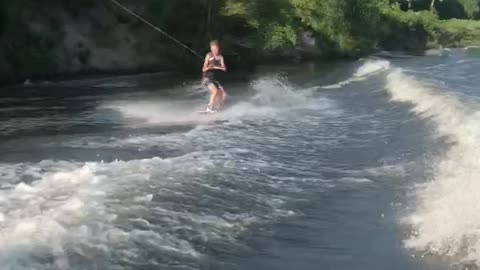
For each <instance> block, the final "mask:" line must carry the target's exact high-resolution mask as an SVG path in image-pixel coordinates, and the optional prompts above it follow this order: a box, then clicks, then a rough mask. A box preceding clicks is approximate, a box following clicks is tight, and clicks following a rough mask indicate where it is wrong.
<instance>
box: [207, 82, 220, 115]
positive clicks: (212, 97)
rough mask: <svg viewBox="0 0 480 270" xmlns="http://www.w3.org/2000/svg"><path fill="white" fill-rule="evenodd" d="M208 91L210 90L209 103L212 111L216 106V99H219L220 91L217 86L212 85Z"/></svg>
mask: <svg viewBox="0 0 480 270" xmlns="http://www.w3.org/2000/svg"><path fill="white" fill-rule="evenodd" d="M208 90H210V100H209V102H208V106H209V107H210V109H211V110H213V106H214V105H215V99H216V98H217V93H218V89H217V87H216V86H215V84H213V83H211V84H209V85H208Z"/></svg>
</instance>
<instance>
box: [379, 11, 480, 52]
mask: <svg viewBox="0 0 480 270" xmlns="http://www.w3.org/2000/svg"><path fill="white" fill-rule="evenodd" d="M381 13H382V15H383V17H384V20H385V22H386V24H385V25H384V29H383V37H382V39H383V40H382V42H383V45H384V47H386V48H390V49H405V50H409V49H417V50H418V49H419V50H422V49H431V48H441V47H466V46H472V45H480V21H478V20H461V19H449V20H440V19H438V17H437V16H436V15H435V14H434V13H433V12H430V11H419V12H414V11H401V10H400V9H399V8H396V7H393V8H392V7H384V8H382V9H381Z"/></svg>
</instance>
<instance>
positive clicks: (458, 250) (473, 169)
mask: <svg viewBox="0 0 480 270" xmlns="http://www.w3.org/2000/svg"><path fill="white" fill-rule="evenodd" d="M387 90H388V92H389V93H390V94H391V95H392V100H394V101H399V102H408V103H412V104H413V106H414V107H413V111H414V112H415V113H416V114H418V115H419V116H421V117H424V118H426V119H429V120H430V121H432V122H433V123H435V125H436V128H437V130H436V131H437V134H438V135H439V136H448V138H450V140H452V142H453V143H454V144H453V145H452V146H450V148H449V149H448V150H447V152H446V153H445V154H444V155H443V156H441V157H439V160H438V161H435V162H436V166H435V172H434V179H433V181H431V182H428V183H427V184H426V185H425V186H424V187H420V188H419V189H418V191H417V197H418V202H417V205H416V208H415V210H414V212H413V213H412V214H411V215H410V216H408V217H406V219H405V221H406V222H407V223H408V224H410V225H411V226H412V227H413V230H414V235H412V236H411V237H410V238H409V239H408V240H407V241H406V245H407V247H409V248H413V249H417V250H427V251H429V252H431V253H436V254H440V255H449V256H452V259H453V260H457V261H458V262H460V263H465V262H469V261H473V262H475V263H476V264H477V265H480V230H479V228H480V200H479V198H480V182H479V181H478V177H479V175H480V144H479V143H480V141H479V139H480V124H479V121H478V119H480V118H479V117H480V109H479V108H480V106H478V105H472V104H470V105H467V104H465V103H463V102H460V101H459V99H458V98H456V97H455V96H453V95H446V93H445V92H443V91H440V90H436V89H433V88H432V87H430V86H426V85H424V84H421V83H420V82H418V81H416V80H415V79H413V78H411V77H408V76H406V75H404V74H403V73H402V72H401V71H399V70H397V71H394V72H392V73H391V74H390V75H389V76H388V78H387Z"/></svg>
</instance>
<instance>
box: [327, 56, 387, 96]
mask: <svg viewBox="0 0 480 270" xmlns="http://www.w3.org/2000/svg"><path fill="white" fill-rule="evenodd" d="M388 69H390V62H389V61H387V60H383V59H382V60H378V59H376V60H371V59H370V60H367V61H366V62H365V63H363V64H362V65H361V66H360V67H359V68H358V69H357V71H356V72H355V73H354V74H353V75H352V77H350V78H348V79H346V80H345V81H341V82H338V83H335V84H331V85H325V86H322V87H321V88H324V89H337V88H342V87H343V86H345V85H349V84H351V83H354V82H359V81H364V80H365V79H367V78H368V77H369V76H371V75H375V74H378V73H379V72H382V71H385V70H388Z"/></svg>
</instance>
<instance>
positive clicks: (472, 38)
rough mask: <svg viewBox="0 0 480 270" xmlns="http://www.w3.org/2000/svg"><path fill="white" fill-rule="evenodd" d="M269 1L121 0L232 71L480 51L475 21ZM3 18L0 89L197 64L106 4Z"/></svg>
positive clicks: (44, 7)
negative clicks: (213, 46)
mask: <svg viewBox="0 0 480 270" xmlns="http://www.w3.org/2000/svg"><path fill="white" fill-rule="evenodd" d="M266 2H268V3H269V5H266V4H265V3H264V4H260V3H247V2H244V1H226V2H225V3H223V4H216V5H213V4H212V2H211V1H196V2H195V1H187V0H185V1H180V2H168V3H166V2H165V3H164V2H159V1H150V0H145V1H140V2H138V1H129V0H125V1H122V3H123V4H125V5H126V6H127V7H128V8H129V9H131V10H132V11H134V12H136V13H138V14H140V15H142V16H144V17H145V18H146V19H148V20H149V21H151V22H152V23H153V24H155V25H158V26H159V27H161V28H162V29H163V30H164V31H166V32H168V33H170V34H172V35H173V36H175V38H178V39H179V41H181V42H182V43H184V44H185V45H187V46H189V47H190V48H192V49H193V50H194V51H196V52H198V54H199V55H203V54H204V53H205V52H206V51H207V50H208V48H207V46H206V45H208V40H209V39H211V38H218V39H220V40H221V42H222V45H223V47H224V48H225V56H226V58H228V65H229V68H230V69H233V70H250V69H251V68H252V66H256V65H258V64H260V63H262V64H263V63H275V62H276V63H278V62H285V61H286V62H297V61H302V60H318V59H338V58H350V59H355V58H359V57H362V56H365V55H368V54H371V53H375V52H378V51H384V50H403V51H422V50H427V49H431V48H441V47H462V46H471V45H480V22H479V21H473V20H456V19H452V20H440V19H438V18H437V16H435V15H434V14H433V13H432V12H429V11H420V12H413V11H407V12H405V11H402V10H400V8H399V7H398V6H386V5H381V4H373V3H374V2H375V1H364V2H362V3H360V2H358V3H357V2H355V3H354V2H351V3H350V2H345V3H343V1H333V2H330V1H327V2H328V3H327V2H325V3H323V2H322V3H320V2H318V3H317V2H312V1H303V2H305V3H309V4H308V5H303V4H301V3H303V2H302V1H266ZM340 2H342V3H343V4H342V5H350V6H349V7H350V9H345V7H344V6H342V5H340V4H339V3H340ZM305 3H304V4H305ZM347 3H348V4H347ZM270 4H271V5H270ZM0 14H1V15H3V16H2V20H1V21H0V85H5V84H11V83H22V82H25V81H27V80H30V81H45V80H53V79H58V78H61V79H67V78H76V77H79V76H80V77H81V76H96V75H124V74H135V73H145V72H158V71H162V72H163V71H167V72H171V71H175V72H181V73H187V74H197V73H198V69H199V66H201V64H202V59H200V57H198V55H195V54H193V53H191V52H189V51H188V50H186V49H184V48H182V47H180V46H178V45H177V44H175V43H173V42H172V41H171V40H169V39H168V38H166V37H165V36H164V35H162V34H161V33H158V32H155V30H153V29H152V28H150V27H148V26H147V25H145V24H143V23H142V22H141V21H139V20H138V19H137V18H135V17H133V16H130V15H129V14H128V13H125V12H124V11H123V10H121V9H119V8H118V7H117V6H115V5H114V4H112V3H110V2H108V1H102V2H95V1H92V0H82V1H77V2H75V3H74V2H62V1H51V2H49V3H43V2H30V1H26V0H21V1H15V2H13V1H5V2H3V3H2V4H1V6H0ZM186 18H188V19H186Z"/></svg>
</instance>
